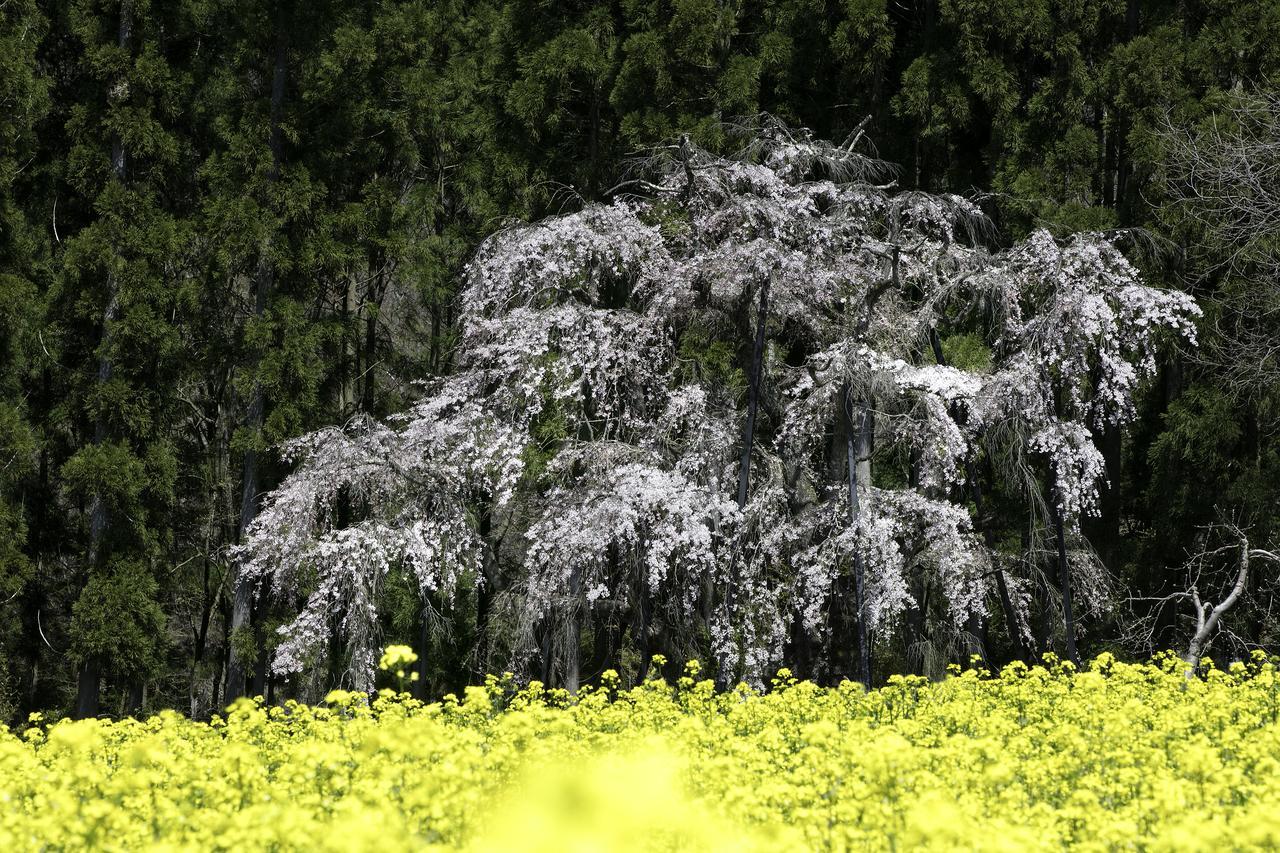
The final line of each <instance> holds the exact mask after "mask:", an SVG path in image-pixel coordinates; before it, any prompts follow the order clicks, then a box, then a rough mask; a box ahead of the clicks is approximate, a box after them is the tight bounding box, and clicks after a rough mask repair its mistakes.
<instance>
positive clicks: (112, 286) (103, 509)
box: [75, 0, 133, 719]
mask: <svg viewBox="0 0 1280 853" xmlns="http://www.w3.org/2000/svg"><path fill="white" fill-rule="evenodd" d="M116 40H117V43H118V44H119V46H120V48H121V49H122V50H124V51H128V50H129V48H130V45H131V43H132V41H133V3H132V0H121V3H120V23H119V28H118V30H117V33H116ZM111 172H112V175H113V176H114V177H115V179H116V180H117V181H119V182H120V183H122V184H123V183H124V182H125V178H126V177H127V175H128V154H127V152H126V151H125V147H124V141H123V140H122V139H121V138H120V136H119V135H118V134H117V135H115V136H113V137H112V139H111ZM119 310H120V293H119V290H118V288H117V286H116V280H115V275H114V274H113V273H108V274H107V307H106V309H105V310H104V311H103V313H102V337H101V342H100V344H99V354H98V386H99V387H102V386H104V385H106V384H107V382H108V381H110V379H111V371H112V364H111V353H110V346H111V332H112V326H113V325H114V324H115V321H116V315H117V313H119ZM107 433H108V428H107V422H106V420H105V418H103V416H102V413H101V411H99V413H98V415H97V416H96V418H95V421H94V425H93V443H94V445H95V446H97V445H101V444H103V443H104V442H105V441H106V440H107V439H108V434H107ZM110 525H111V513H110V510H109V509H108V507H107V505H106V503H104V502H103V500H102V498H101V496H100V495H96V494H95V495H94V496H93V500H92V501H91V502H90V504H89V549H88V555H87V557H88V559H87V561H86V562H87V565H88V569H89V571H94V570H95V569H97V568H98V564H99V562H100V561H101V560H102V556H103V555H102V545H103V540H104V539H105V538H106V535H107V529H108V528H109V527H110ZM101 676H102V662H101V661H100V660H99V659H98V658H97V656H96V655H91V656H89V658H88V659H86V660H85V661H83V662H82V663H81V666H80V669H79V671H78V672H77V673H76V708H75V716H76V717H77V718H79V719H84V718H86V717H96V716H97V715H98V682H99V681H100V679H101Z"/></svg>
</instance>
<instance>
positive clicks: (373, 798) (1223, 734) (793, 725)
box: [0, 655, 1280, 851]
mask: <svg viewBox="0 0 1280 853" xmlns="http://www.w3.org/2000/svg"><path fill="white" fill-rule="evenodd" d="M396 663H398V661H396V662H393V663H392V666H395V665H396ZM697 675H698V673H697V669H696V667H691V668H690V669H689V670H688V674H687V675H686V677H684V678H681V679H678V680H677V682H676V683H675V684H668V683H666V682H663V681H656V680H655V681H650V682H647V683H645V684H643V685H640V686H638V687H635V688H633V689H630V690H621V689H619V686H618V683H617V678H616V676H613V675H612V674H607V676H608V677H606V679H605V683H604V684H603V686H601V687H600V688H598V689H584V690H583V691H581V692H580V693H579V694H578V695H577V696H576V697H570V696H568V695H567V694H565V693H563V692H561V691H550V690H545V689H543V688H542V687H541V686H540V685H537V684H534V685H531V686H529V687H526V688H523V689H516V687H515V686H514V685H513V683H512V681H511V679H510V678H509V677H505V678H491V679H490V680H489V682H488V683H487V685H486V686H484V687H473V688H469V689H468V690H467V691H466V692H465V695H464V696H462V697H460V698H459V697H453V696H450V697H446V699H445V700H444V701H443V702H440V703H435V704H430V705H424V704H421V703H418V702H416V701H414V700H412V699H410V698H409V697H408V696H407V695H405V694H392V693H391V692H389V691H384V693H383V694H381V695H379V696H377V697H375V698H374V699H373V701H372V702H369V700H368V699H367V697H365V696H364V695H363V694H351V693H334V694H332V695H331V697H330V702H329V705H328V706H327V707H314V708H313V707H306V706H301V705H296V704H288V705H285V706H283V707H263V706H262V705H260V704H257V703H254V702H251V701H245V700H241V701H240V702H238V703H237V704H236V705H234V706H233V707H232V708H231V709H229V711H228V713H227V715H226V716H225V717H224V718H215V719H214V721H213V722H212V723H197V722H191V721H189V720H186V719H183V718H182V717H179V716H178V715H176V714H171V713H162V714H159V715H157V716H155V717H152V718H151V719H148V720H142V721H138V720H124V721H121V722H114V723H109V722H99V721H82V722H65V721H63V722H57V723H55V724H52V725H48V724H45V723H44V722H42V721H41V720H40V719H38V718H37V719H33V720H32V721H31V723H30V725H29V726H27V727H26V728H25V729H23V730H19V731H8V730H4V729H0V850H34V849H49V850H82V849H95V850H96V849H105V850H145V849H151V850H185V849H208V850H233V849H234V850H257V849H299V848H306V849H318V850H366V849H367V850H374V849H377V850H391V851H394V850H417V849H424V848H429V847H433V846H439V847H447V848H469V849H480V850H520V849H532V850H540V849H541V850H557V851H560V850H632V849H638V850H751V849H758V850H787V849H794V850H812V849H828V850H849V849H874V850H887V849H912V848H917V847H926V848H936V849H954V848H965V849H1009V850H1014V849H1017V850H1022V849H1049V848H1061V847H1063V846H1069V847H1073V848H1078V849H1085V850H1088V849H1097V850H1102V849H1115V848H1135V847H1136V848H1143V849H1151V850H1175V849H1177V850H1187V849H1211V848H1212V849H1221V848H1230V849H1251V848H1275V847H1277V846H1280V724H1278V723H1277V718H1278V717H1280V677H1278V676H1277V672H1276V665H1275V661H1273V660H1268V659H1267V658H1265V657H1263V656H1259V657H1257V658H1256V659H1254V660H1253V661H1250V662H1248V663H1244V664H1237V665H1235V666H1233V667H1232V669H1231V670H1230V671H1226V672H1223V671H1214V670H1212V669H1211V670H1210V671H1209V672H1208V673H1207V674H1206V675H1205V676H1204V677H1203V678H1195V679H1188V678H1187V677H1186V676H1185V674H1184V671H1183V666H1182V664H1181V662H1180V661H1178V660H1177V659H1176V658H1173V657H1171V656H1170V657H1166V658H1162V659H1158V660H1156V661H1154V662H1152V663H1150V664H1144V665H1130V664H1123V663H1119V662H1116V661H1115V660H1114V659H1113V658H1111V657H1110V656H1109V655H1103V656H1101V657H1099V658H1097V659H1096V660H1094V661H1093V662H1092V663H1091V664H1090V665H1089V666H1088V667H1087V669H1086V671H1084V672H1078V673H1077V672H1075V671H1074V669H1073V667H1071V665H1070V664H1061V663H1058V662H1056V661H1054V660H1052V659H1051V660H1049V661H1048V662H1047V663H1046V665H1044V666H1036V667H1027V666H1024V665H1021V664H1015V665H1012V666H1009V667H1007V668H1005V669H1004V670H1003V671H1001V672H999V673H996V674H992V673H990V672H987V671H986V670H984V669H982V668H980V666H979V667H978V668H974V669H970V670H968V671H965V672H963V673H959V672H957V673H956V674H954V675H953V676H952V677H950V678H947V679H946V680H944V681H941V682H938V683H929V682H927V681H925V680H924V679H920V678H914V677H895V678H893V679H891V680H890V682H889V684H887V685H886V686H885V687H883V688H881V689H879V690H875V691H871V692H864V691H863V690H862V689H861V688H860V687H859V686H857V685H855V684H845V685H842V686H840V687H838V688H833V689H825V688H819V687H816V686H815V685H813V684H810V683H807V682H797V681H796V680H794V679H793V678H791V677H790V675H789V674H788V673H787V672H786V671H783V672H782V673H780V674H779V676H778V678H777V679H776V680H775V682H774V686H773V689H772V690H770V691H768V692H767V693H764V694H760V693H757V692H755V691H752V690H751V689H749V688H747V687H745V686H740V687H738V688H737V689H735V690H733V691H729V692H726V693H717V692H716V691H715V690H714V688H713V686H712V684H711V683H710V682H709V681H704V680H698V678H697Z"/></svg>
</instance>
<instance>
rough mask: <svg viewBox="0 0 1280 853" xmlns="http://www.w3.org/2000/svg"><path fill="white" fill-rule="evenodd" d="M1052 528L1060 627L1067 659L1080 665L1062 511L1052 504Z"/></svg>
mask: <svg viewBox="0 0 1280 853" xmlns="http://www.w3.org/2000/svg"><path fill="white" fill-rule="evenodd" d="M1053 520H1054V527H1055V528H1056V531H1055V532H1056V534H1057V540H1058V584H1059V586H1060V587H1061V588H1062V626H1063V629H1064V631H1065V632H1066V635H1067V636H1066V640H1067V658H1068V659H1069V660H1070V661H1071V662H1072V663H1074V664H1075V665H1076V666H1079V665H1080V653H1079V652H1078V651H1076V620H1075V614H1074V612H1073V611H1072V606H1071V605H1072V601H1071V567H1070V566H1068V565H1067V535H1066V530H1065V529H1064V528H1065V524H1064V523H1063V519H1062V511H1061V510H1060V509H1059V508H1058V506H1057V504H1054V509H1053Z"/></svg>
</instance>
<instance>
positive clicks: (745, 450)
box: [642, 277, 769, 686]
mask: <svg viewBox="0 0 1280 853" xmlns="http://www.w3.org/2000/svg"><path fill="white" fill-rule="evenodd" d="M768 322H769V278H768V277H766V278H765V280H764V282H763V283H761V285H760V302H759V305H758V309H757V312H756V334H755V341H754V343H753V345H752V349H751V373H750V376H749V378H748V380H747V419H746V422H745V423H744V424H743V427H742V459H741V461H740V462H739V464H738V509H742V508H743V507H745V506H746V505H747V494H748V492H749V491H750V488H751V451H752V450H753V448H754V446H755V434H756V415H757V413H758V412H759V409H760V374H761V372H762V371H763V368H764V345H765V330H766V327H767V325H768ZM738 574H739V568H738V557H737V555H735V556H734V557H733V558H732V562H731V563H730V566H729V589H728V590H727V591H726V593H725V613H726V615H727V616H728V621H729V623H730V624H732V623H733V620H734V616H735V611H736V609H737V592H738ZM642 592H643V591H642ZM726 675H727V673H720V674H719V678H718V680H721V679H723V678H724V676H726ZM721 686H725V685H723V684H722V685H721Z"/></svg>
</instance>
